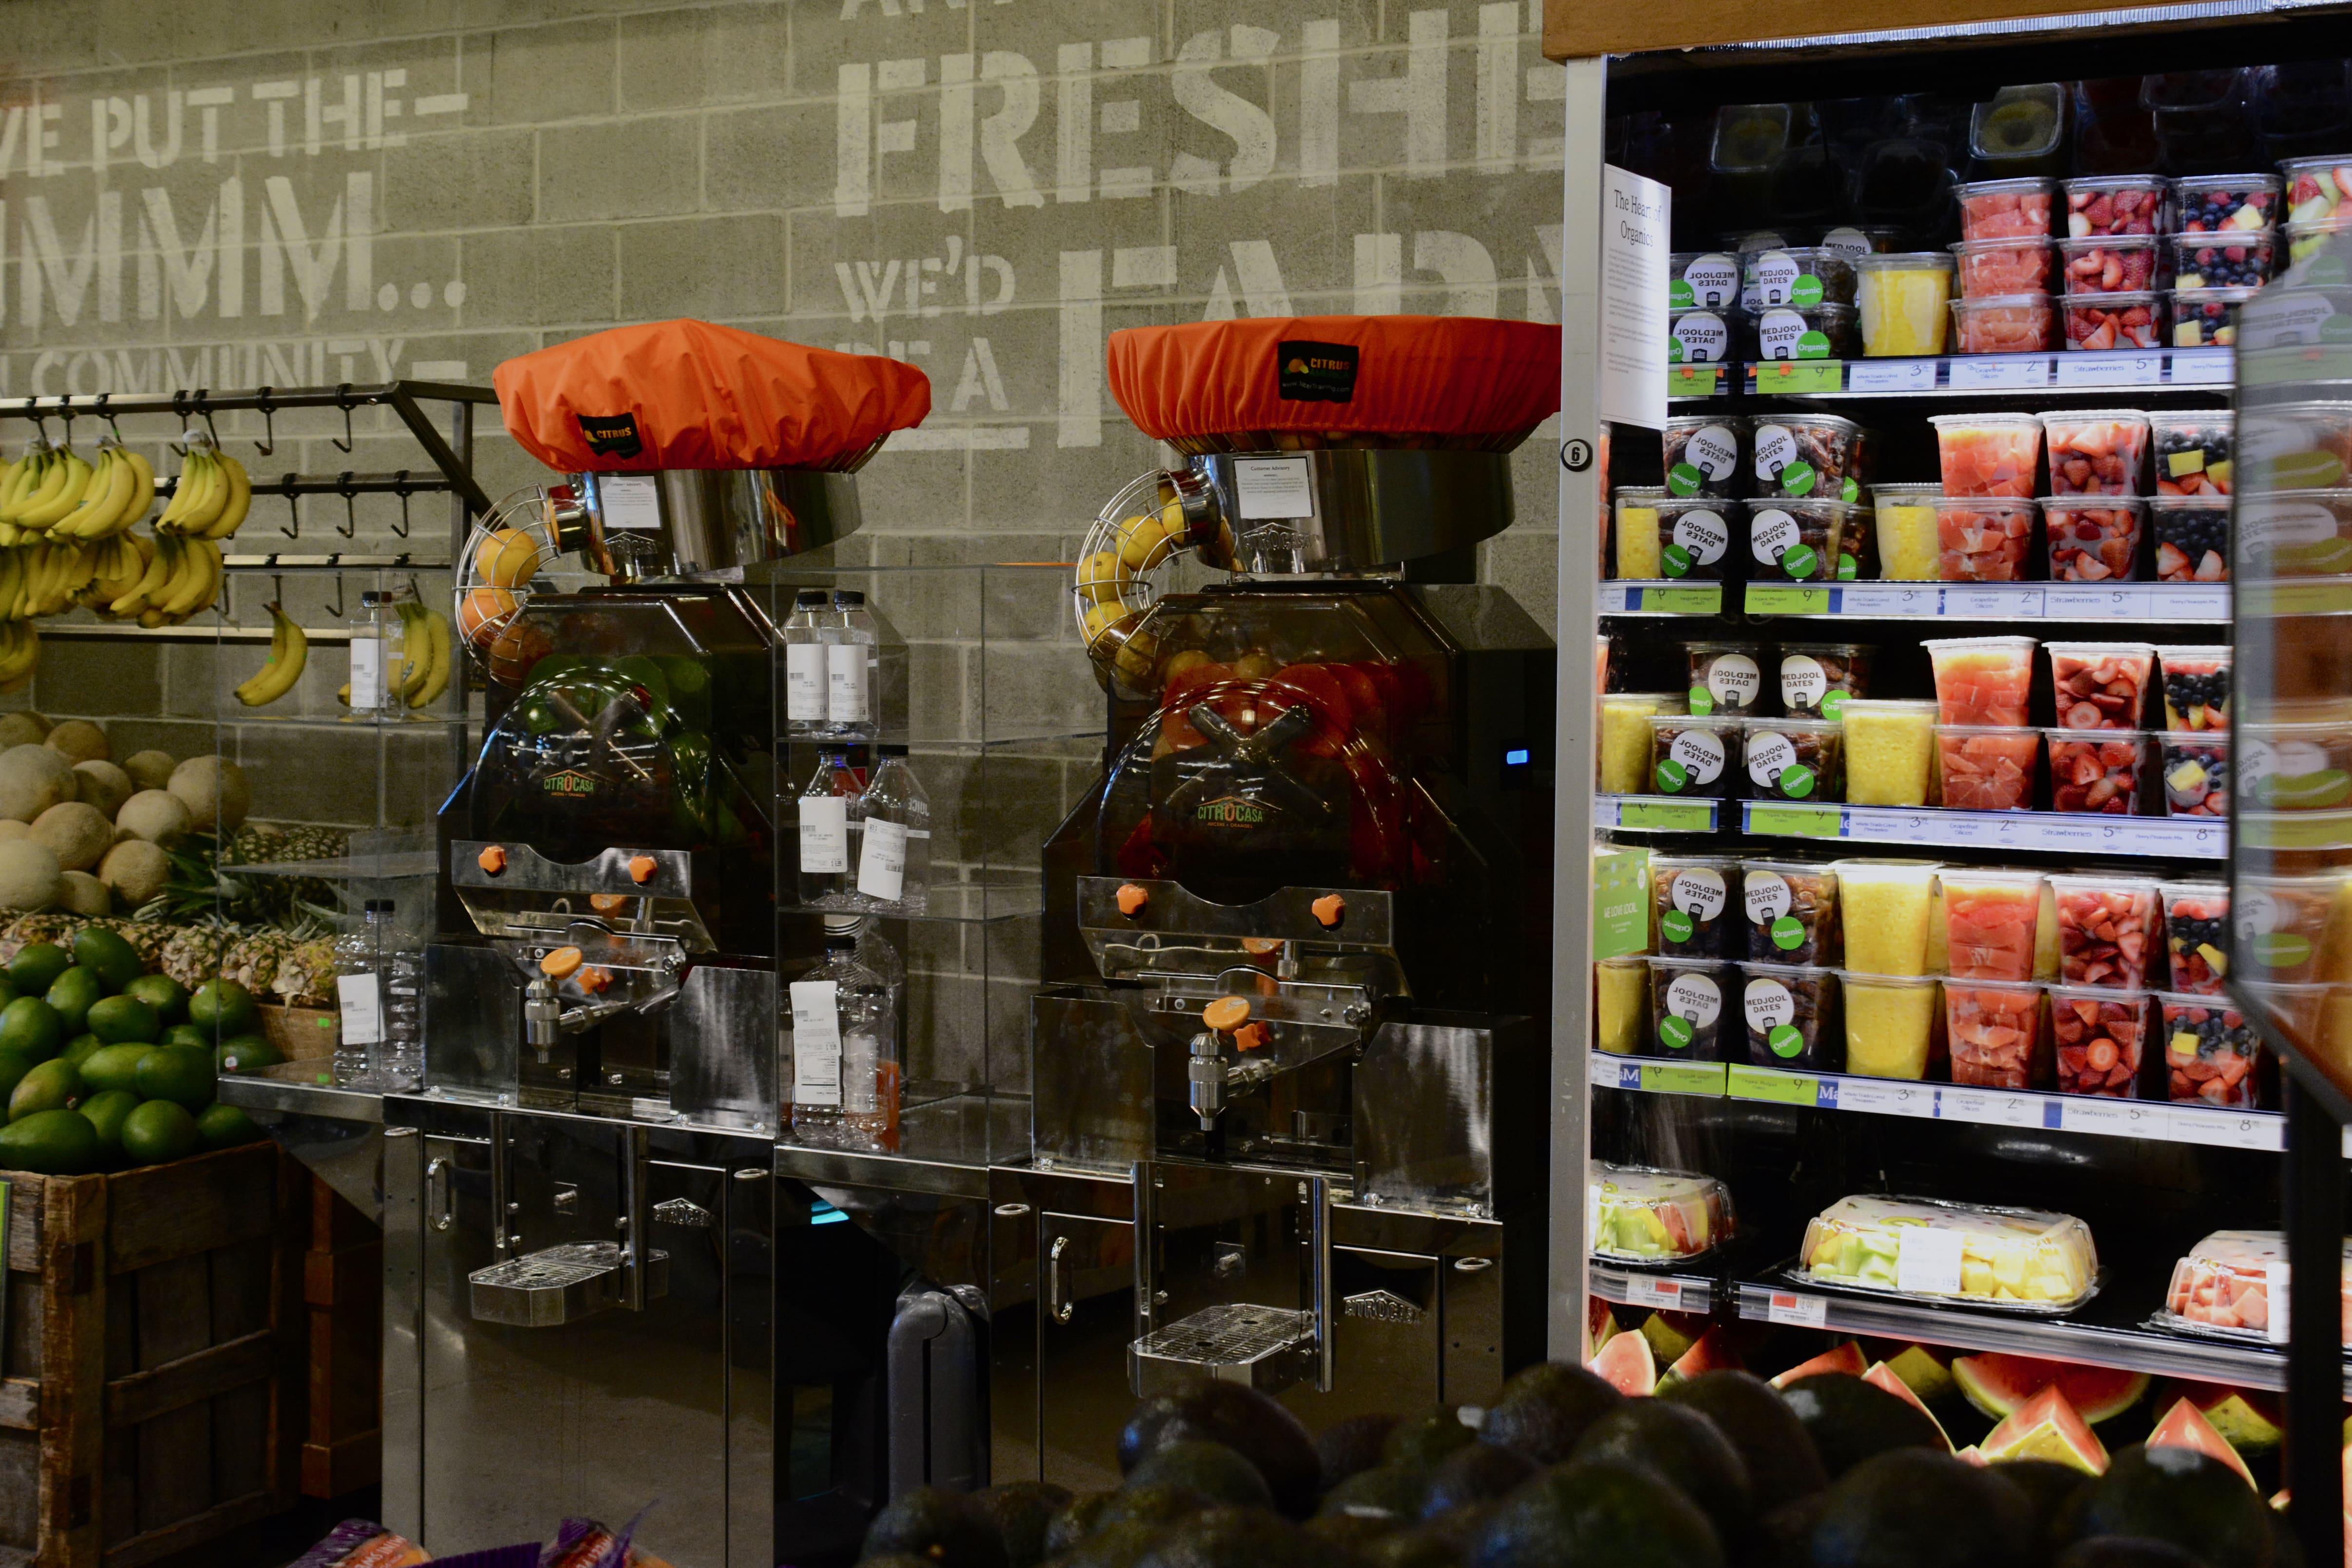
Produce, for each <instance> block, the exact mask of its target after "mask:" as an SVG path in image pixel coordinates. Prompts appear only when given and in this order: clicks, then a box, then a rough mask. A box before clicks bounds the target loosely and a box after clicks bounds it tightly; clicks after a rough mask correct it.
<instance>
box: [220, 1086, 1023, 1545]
mask: <svg viewBox="0 0 2352 1568" xmlns="http://www.w3.org/2000/svg"><path fill="white" fill-rule="evenodd" d="M234 1110H236V1107H235V1106H233V1105H215V1106H212V1107H210V1108H208V1109H207V1110H206V1111H205V1113H204V1114H203V1115H201V1116H199V1117H197V1118H196V1125H197V1127H198V1128H199V1129H202V1130H203V1131H204V1132H205V1145H206V1146H207V1147H210V1148H222V1147H226V1145H221V1144H216V1143H215V1142H214V1141H213V1134H212V1131H211V1128H210V1126H209V1125H208V1124H210V1123H211V1122H212V1121H213V1119H214V1113H215V1112H219V1111H234ZM240 1114H242V1113H240ZM971 1500H972V1505H973V1506H974V1507H976V1508H978V1509H979V1510H980V1511H981V1512H982V1513H983V1514H985V1515H987V1516H988V1521H989V1522H990V1523H991V1524H993V1525H994V1526H995V1527H996V1538H997V1539H998V1540H999V1541H1002V1542H1004V1559H1005V1562H1006V1563H1008V1564H1009V1565H1010V1568H1036V1565H1037V1564H1038V1563H1042V1562H1044V1561H1045V1529H1046V1526H1048V1525H1050V1524H1052V1523H1053V1522H1054V1515H1055V1513H1056V1512H1058V1511H1060V1510H1061V1509H1062V1508H1063V1507H1064V1506H1065V1505H1066V1504H1067V1503H1068V1502H1069V1500H1070V1489H1069V1488H1067V1487H1058V1486H1055V1484H1054V1483H1053V1482H1051V1481H1006V1482H1004V1483H1003V1484H1002V1485H1000V1486H992V1487H982V1489H981V1490H978V1491H976V1492H974V1493H972V1494H971Z"/></svg>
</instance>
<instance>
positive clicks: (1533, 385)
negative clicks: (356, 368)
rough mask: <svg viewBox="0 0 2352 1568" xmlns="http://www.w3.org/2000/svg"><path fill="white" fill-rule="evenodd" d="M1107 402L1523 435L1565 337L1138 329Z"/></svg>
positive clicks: (1203, 421)
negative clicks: (1114, 398) (1560, 339)
mask: <svg viewBox="0 0 2352 1568" xmlns="http://www.w3.org/2000/svg"><path fill="white" fill-rule="evenodd" d="M501 386H503V383H501ZM1110 388H1111V393H1112V395H1113V396H1115V397H1117V398H1118V405H1119V407H1120V408H1122V409H1124V410H1126V411H1127V417H1128V418H1129V419H1131V420H1133V421H1134V422H1135V423H1137V424H1138V425H1139V426H1140V427H1141V428H1142V430H1143V431H1144V433H1145V434H1149V435H1153V436H1157V437H1158V438H1159V439H1160V440H1162V441H1176V440H1181V439H1182V438H1185V437H1189V436H1198V435H1216V434H1226V433H1229V432H1234V431H1244V430H1263V431H1305V432H1313V433H1316V434H1328V433H1333V432H1343V433H1350V434H1353V433H1360V432H1397V433H1412V434H1428V435H1455V436H1477V435H1492V436H1506V435H1514V434H1525V433H1526V432H1528V431H1529V430H1532V429H1533V428H1534V427H1535V426H1536V425H1537V424H1538V423H1541V422H1542V421H1543V420H1544V419H1546V418H1547V417H1549V415H1551V414H1553V413H1558V412H1559V328H1557V327H1547V326H1543V325H1540V324H1538V323H1536V322H1532V321H1497V320H1492V319H1487V318H1484V317H1475V316H1278V317H1265V318H1253V319H1249V320H1245V321H1202V322H1198V323H1195V324H1193V325H1190V326H1182V327H1135V328H1130V329H1128V330H1126V331H1123V332H1114V333H1112V334H1111V338H1110Z"/></svg>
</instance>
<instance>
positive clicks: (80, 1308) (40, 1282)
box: [0, 1143, 309, 1568]
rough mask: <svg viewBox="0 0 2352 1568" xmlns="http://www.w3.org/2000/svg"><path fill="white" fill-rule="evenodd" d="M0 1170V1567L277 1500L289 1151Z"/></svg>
mask: <svg viewBox="0 0 2352 1568" xmlns="http://www.w3.org/2000/svg"><path fill="white" fill-rule="evenodd" d="M0 1176H5V1179H7V1180H8V1181H9V1182H10V1183H11V1184H12V1186H11V1191H10V1193H9V1206H8V1207H9V1226H8V1238H7V1292H8V1300H7V1331H6V1338H5V1361H0V1568H16V1565H18V1564H37V1565H38V1568H138V1565H139V1564H141V1563H151V1562H153V1561H154V1560H156V1559H158V1558H160V1557H163V1556H165V1555H167V1554H169V1553H172V1552H180V1551H184V1550H185V1549H186V1548H188V1547H191V1546H194V1545H197V1544H200V1543H202V1542H206V1541H210V1540H212V1539H214V1538H215V1537H216V1536H219V1535H221V1534H223V1533H225V1532H226V1531H230V1530H234V1529H236V1527H238V1526H239V1525H243V1524H246V1523H248V1522H250V1521H254V1520H257V1519H261V1518H265V1517H267V1516H268V1515H269V1514H272V1513H275V1512H278V1511H280V1510H283V1509H285V1508H287V1507H289V1506H290V1505H291V1504H292V1502H293V1500H294V1496H295V1482H296V1474H297V1463H298V1459H299V1448H300V1437H301V1431H302V1404H303V1396H304V1387H303V1376H302V1309H301V1276H302V1270H301V1248H302V1245H303V1242H304V1240H305V1239H306V1238H307V1234H308V1223H307V1222H308V1219H309V1213H308V1201H307V1200H308V1197H309V1190H308V1180H309V1178H308V1176H306V1175H305V1174H304V1173H303V1171H302V1170H301V1167H300V1166H298V1165H296V1164H295V1163H294V1162H293V1161H292V1160H290V1159H289V1158H286V1157H285V1156H283V1155H280V1153H279V1152H278V1145H275V1144H272V1143H260V1144H253V1145H247V1146H245V1147H243V1148H236V1149H226V1150H223V1151H222V1152H220V1153H218V1154H209V1155H194V1156H193V1157H191V1158H188V1159H185V1160H180V1161H176V1162H174V1163H173V1164H171V1165H168V1166H149V1167H147V1168H145V1169H142V1170H135V1171H126V1172H124V1173H122V1174H121V1175H117V1176H31V1175H26V1174H22V1173H0Z"/></svg>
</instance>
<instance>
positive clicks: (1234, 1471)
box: [1127, 1437, 1274, 1508]
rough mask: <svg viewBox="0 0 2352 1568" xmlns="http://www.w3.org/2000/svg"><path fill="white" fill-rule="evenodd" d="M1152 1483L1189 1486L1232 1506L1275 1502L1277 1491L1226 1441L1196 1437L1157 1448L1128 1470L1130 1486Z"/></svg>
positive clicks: (1147, 1485)
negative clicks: (1208, 1441)
mask: <svg viewBox="0 0 2352 1568" xmlns="http://www.w3.org/2000/svg"><path fill="white" fill-rule="evenodd" d="M1149 1486H1171V1487H1182V1488H1187V1489H1190V1490H1192V1491H1196V1492H1198V1493H1200V1494H1201V1495H1202V1497H1204V1498H1206V1499H1208V1500H1209V1501H1210V1502H1212V1503H1221V1504H1223V1505H1225V1506H1228V1507H1232V1508H1272V1507H1273V1506H1274V1494H1273V1493H1272V1492H1270V1491H1268V1490H1266V1486H1265V1477H1264V1476H1262V1475H1259V1474H1258V1473H1257V1467H1256V1466H1255V1465H1253V1464H1251V1463H1250V1462H1249V1461H1248V1460H1247V1459H1244V1458H1242V1457H1241V1456H1240V1455H1239V1454H1237V1453H1235V1452H1234V1450H1233V1449H1231V1448H1227V1447H1225V1445H1224V1444H1223V1443H1204V1442H1202V1441H1201V1440H1200V1439H1198V1438H1195V1437H1188V1438H1185V1439H1183V1440H1181V1441H1179V1442H1174V1443H1169V1444H1166V1445H1164V1446H1162V1447H1160V1448H1155V1449H1153V1450H1152V1451H1151V1452H1150V1453H1149V1454H1146V1455H1145V1456H1144V1457H1143V1462H1142V1463H1141V1464H1139V1465H1137V1466H1136V1467H1135V1469H1132V1470H1130V1471H1129V1472H1128V1476H1127V1488H1128V1489H1129V1490H1132V1489H1135V1488H1139V1487H1149Z"/></svg>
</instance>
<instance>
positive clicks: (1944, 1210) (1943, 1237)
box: [1797, 1197, 2099, 1312]
mask: <svg viewBox="0 0 2352 1568" xmlns="http://www.w3.org/2000/svg"><path fill="white" fill-rule="evenodd" d="M1956 1234H1957V1235H1958V1238H1959V1243H1958V1249H1957V1250H1958V1257H1957V1259H1955V1257H1954V1248H1953V1245H1952V1242H1951V1240H1950V1238H1951V1237H1952V1236H1954V1235H1956ZM1915 1238H1917V1239H1916V1240H1915ZM1797 1258H1798V1263H1797V1266H1798V1269H1799V1271H1800V1272H1801V1273H1802V1274H1803V1275H1804V1276H1805V1277H1806V1278H1807V1279H1809V1280H1812V1281H1819V1282H1821V1283H1824V1284H1832V1285H1844V1286H1848V1287H1852V1288H1855V1289H1860V1290H1865V1291H1880V1292H1883V1293H1885V1294H1888V1295H1900V1296H1913V1297H1918V1298H1921V1299H1925V1300H1931V1301H1933V1300H1948V1299H1958V1300H1962V1301H1983V1302H1988V1303H1991V1304H1995V1305H2003V1306H2012V1307H2019V1308H2028V1309H2034V1310H2039V1311H2042V1312H2063V1311H2065V1310H2067V1309H2068V1308H2071V1307H2074V1306H2075V1305H2077V1304H2079V1303H2080V1302H2082V1301H2084V1299H2085V1298H2087V1297H2088V1296H2089V1295H2090V1294H2091V1293H2092V1291H2095V1289H2097V1287H2098V1278H2099V1258H2098V1252H2097V1249H2095V1248H2094V1247H2093V1246H2092V1243H2091V1228H2090V1227H2089V1226H2087V1225H2085V1224H2084V1223H2083V1222H2082V1221H2081V1220H2079V1219H2077V1218H2074V1216H2073V1215H2070V1214H2051V1213H2046V1212H2043V1211H2042V1210H2038V1209H2028V1208H1995V1207H1990V1206H1979V1205H1975V1204H1965V1203H1948V1202H1945V1201H1943V1200H1942V1199H1938V1198H1921V1197H1843V1198H1840V1199H1839V1200H1838V1201H1837V1202H1835V1203H1833V1204H1832V1205H1831V1206H1830V1207H1827V1208H1825V1209H1823V1210H1822V1212H1821V1213H1820V1214H1819V1215H1817V1216H1816V1217H1814V1218H1813V1219H1811V1221H1809V1222H1808V1223H1807V1224H1806V1226H1805V1239H1804V1244H1803V1246H1802V1247H1801V1249H1800V1250H1799V1252H1798V1255H1797ZM1956 1265H1957V1266H1956Z"/></svg>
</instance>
